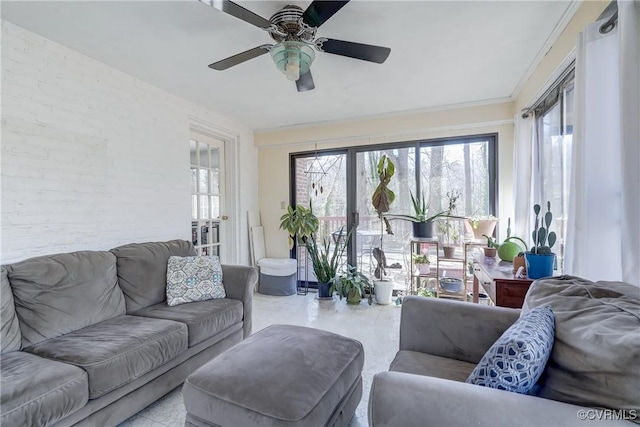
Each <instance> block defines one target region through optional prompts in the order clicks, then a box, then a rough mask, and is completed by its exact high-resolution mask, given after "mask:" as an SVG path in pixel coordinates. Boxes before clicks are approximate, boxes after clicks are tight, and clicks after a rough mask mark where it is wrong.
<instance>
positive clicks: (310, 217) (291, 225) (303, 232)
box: [280, 202, 320, 249]
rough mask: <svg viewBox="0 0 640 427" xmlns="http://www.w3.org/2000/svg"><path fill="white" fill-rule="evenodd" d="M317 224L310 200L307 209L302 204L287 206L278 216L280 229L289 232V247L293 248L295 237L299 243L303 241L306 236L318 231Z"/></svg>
mask: <svg viewBox="0 0 640 427" xmlns="http://www.w3.org/2000/svg"><path fill="white" fill-rule="evenodd" d="M319 224H320V222H319V221H318V217H317V216H315V215H314V214H313V209H312V206H311V202H309V209H307V208H305V207H304V206H302V205H297V206H296V207H295V208H292V207H291V206H287V213H285V214H284V215H282V216H281V217H280V229H281V230H286V231H287V232H288V233H289V249H292V248H293V244H294V242H295V241H296V239H297V240H298V242H299V243H305V242H306V241H307V238H309V237H311V236H312V235H313V234H314V233H315V232H316V231H318V225H319Z"/></svg>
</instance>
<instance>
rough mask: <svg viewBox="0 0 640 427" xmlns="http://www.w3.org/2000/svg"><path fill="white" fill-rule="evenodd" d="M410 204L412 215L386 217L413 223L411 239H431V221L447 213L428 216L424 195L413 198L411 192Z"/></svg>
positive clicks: (427, 205)
mask: <svg viewBox="0 0 640 427" xmlns="http://www.w3.org/2000/svg"><path fill="white" fill-rule="evenodd" d="M409 194H410V195H411V203H412V205H413V211H414V215H398V214H392V215H386V217H387V218H389V219H404V220H407V221H411V222H412V223H413V237H426V238H431V237H433V221H434V220H435V219H437V218H440V217H442V216H445V215H447V211H442V212H438V213H437V214H435V215H429V203H428V202H427V201H426V199H425V197H424V194H422V196H417V197H414V196H413V193H412V192H409Z"/></svg>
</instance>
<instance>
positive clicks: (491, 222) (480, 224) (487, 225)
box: [464, 219, 498, 240]
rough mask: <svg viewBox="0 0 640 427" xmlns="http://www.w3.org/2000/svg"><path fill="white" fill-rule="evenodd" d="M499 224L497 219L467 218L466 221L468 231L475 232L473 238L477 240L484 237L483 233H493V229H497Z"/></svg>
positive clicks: (489, 234)
mask: <svg viewBox="0 0 640 427" xmlns="http://www.w3.org/2000/svg"><path fill="white" fill-rule="evenodd" d="M474 224H475V227H474ZM497 224H498V220H497V219H479V220H477V221H472V220H470V219H466V220H465V221H464V227H465V229H466V231H467V233H469V234H473V238H474V239H476V240H478V239H482V238H483V237H482V235H483V234H486V235H487V236H491V235H493V230H495V228H496V225H497Z"/></svg>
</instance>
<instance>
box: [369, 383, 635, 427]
mask: <svg viewBox="0 0 640 427" xmlns="http://www.w3.org/2000/svg"><path fill="white" fill-rule="evenodd" d="M600 411H602V410H600ZM598 414H601V415H598ZM584 418H588V419H584ZM614 419H615V418H612V417H607V416H606V415H605V414H603V413H602V412H600V413H598V412H597V411H596V410H594V409H591V408H584V407H582V406H576V405H570V404H568V403H562V402H557V401H554V400H549V399H543V398H541V397H536V396H528V395H524V394H518V393H512V392H509V391H503V390H497V389H493V388H487V387H482V386H478V385H473V384H467V383H462V382H457V381H450V380H445V379H441V378H434V377H426V376H422V375H414V374H406V373H402V372H382V373H379V374H376V375H375V376H374V378H373V383H372V385H371V394H370V396H369V426H371V427H385V426H393V427H396V426H421V427H427V426H468V425H474V426H491V427H493V426H509V427H512V426H513V427H515V426H534V425H536V426H574V425H578V426H580V425H588V426H590V427H595V426H605V425H609V426H611V425H630V426H636V427H637V425H636V424H634V423H632V422H631V421H622V420H618V421H614Z"/></svg>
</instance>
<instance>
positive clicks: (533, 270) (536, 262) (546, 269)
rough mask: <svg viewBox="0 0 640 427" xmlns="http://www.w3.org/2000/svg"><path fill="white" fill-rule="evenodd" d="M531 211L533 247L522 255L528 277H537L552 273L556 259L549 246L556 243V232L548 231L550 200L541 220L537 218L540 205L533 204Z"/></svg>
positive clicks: (551, 216)
mask: <svg viewBox="0 0 640 427" xmlns="http://www.w3.org/2000/svg"><path fill="white" fill-rule="evenodd" d="M533 213H534V214H535V221H534V228H533V233H531V237H532V238H533V247H532V248H531V250H530V251H529V252H525V254H524V257H525V261H526V263H527V276H528V277H529V278H530V279H539V278H541V277H549V276H552V275H553V266H554V264H555V261H556V254H554V253H553V252H551V248H552V247H553V245H555V243H556V233H555V231H549V227H551V222H552V221H553V214H552V213H551V202H549V201H548V202H547V212H546V213H545V214H544V218H543V219H542V220H541V219H540V218H539V215H540V205H538V204H535V205H533ZM538 226H540V227H538Z"/></svg>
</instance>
